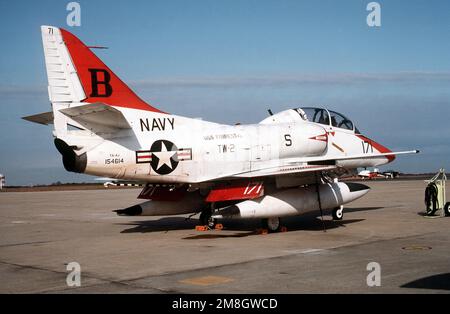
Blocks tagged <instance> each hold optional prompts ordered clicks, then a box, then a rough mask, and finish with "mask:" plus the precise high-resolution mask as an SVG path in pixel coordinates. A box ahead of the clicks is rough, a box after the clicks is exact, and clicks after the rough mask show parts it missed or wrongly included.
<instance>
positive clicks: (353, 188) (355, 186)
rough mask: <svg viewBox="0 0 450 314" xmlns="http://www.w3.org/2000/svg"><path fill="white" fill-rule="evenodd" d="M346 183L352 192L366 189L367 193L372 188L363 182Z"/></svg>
mask: <svg viewBox="0 0 450 314" xmlns="http://www.w3.org/2000/svg"><path fill="white" fill-rule="evenodd" d="M345 185H346V186H347V187H348V189H349V191H350V192H359V191H366V193H367V192H369V190H370V188H369V187H368V186H367V185H364V184H361V183H352V182H346V183H345ZM364 194H365V193H364Z"/></svg>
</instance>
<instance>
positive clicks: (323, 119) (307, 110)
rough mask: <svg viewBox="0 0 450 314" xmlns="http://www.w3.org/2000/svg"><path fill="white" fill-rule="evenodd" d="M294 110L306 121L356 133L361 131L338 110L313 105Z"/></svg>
mask: <svg viewBox="0 0 450 314" xmlns="http://www.w3.org/2000/svg"><path fill="white" fill-rule="evenodd" d="M294 110H295V111H296V112H297V113H298V114H299V115H300V117H301V118H302V119H303V120H305V121H309V122H315V123H320V124H324V125H331V126H333V127H336V128H341V129H345V130H350V131H355V132H356V133H359V130H358V129H357V128H356V127H355V125H354V124H353V122H352V121H351V120H350V119H348V118H347V117H345V116H344V115H342V114H340V113H338V112H336V111H332V110H327V109H323V108H313V107H303V108H296V109H294Z"/></svg>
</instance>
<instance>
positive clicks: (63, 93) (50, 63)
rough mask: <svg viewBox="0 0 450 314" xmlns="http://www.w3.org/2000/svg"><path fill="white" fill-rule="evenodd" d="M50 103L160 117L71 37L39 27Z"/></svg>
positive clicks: (66, 33)
mask: <svg viewBox="0 0 450 314" xmlns="http://www.w3.org/2000/svg"><path fill="white" fill-rule="evenodd" d="M41 32H42V41H43V45H44V54H45V64H46V68H47V76H48V85H49V86H48V92H49V98H50V101H51V102H52V103H70V102H76V103H79V102H87V103H96V102H101V103H104V104H107V105H110V106H117V107H125V108H132V109H140V110H147V111H153V112H160V113H163V112H162V111H161V110H159V109H156V108H154V107H152V106H151V105H149V104H147V103H146V102H144V101H143V100H142V99H141V98H139V97H138V96H137V95H136V94H135V93H134V92H133V91H132V90H131V89H130V88H129V87H128V86H127V85H126V84H125V83H124V82H122V81H121V80H120V79H119V78H118V77H117V76H116V75H115V74H114V72H112V71H111V70H110V69H109V68H108V67H107V66H106V65H105V64H104V63H103V62H102V61H101V60H100V59H99V58H98V57H97V56H96V55H95V54H94V53H93V52H92V51H91V50H90V49H89V48H88V47H87V46H86V45H85V44H83V43H82V42H81V41H80V40H79V39H78V38H77V37H76V36H75V35H73V34H72V33H70V32H68V31H66V30H64V29H60V28H57V27H52V26H41Z"/></svg>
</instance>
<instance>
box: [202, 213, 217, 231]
mask: <svg viewBox="0 0 450 314" xmlns="http://www.w3.org/2000/svg"><path fill="white" fill-rule="evenodd" d="M211 215H212V211H211V210H210V209H204V210H202V212H201V213H200V217H199V218H200V224H201V225H203V226H208V228H210V229H214V228H215V227H216V224H217V219H214V218H212V217H211Z"/></svg>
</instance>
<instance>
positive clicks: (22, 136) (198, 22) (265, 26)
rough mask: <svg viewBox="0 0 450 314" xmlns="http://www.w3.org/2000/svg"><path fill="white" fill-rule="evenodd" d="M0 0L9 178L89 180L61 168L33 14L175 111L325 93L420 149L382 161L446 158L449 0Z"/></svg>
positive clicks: (283, 101)
mask: <svg viewBox="0 0 450 314" xmlns="http://www.w3.org/2000/svg"><path fill="white" fill-rule="evenodd" d="M68 2H69V1H56V0H53V1H50V0H47V1H20V0H19V1H14V2H12V1H4V0H1V1H0V26H1V27H0V37H1V40H2V43H3V44H2V48H1V51H0V97H1V101H0V123H1V128H2V133H1V135H0V147H1V151H0V172H1V173H4V174H6V176H7V181H8V183H9V184H37V183H52V182H55V181H63V182H72V181H88V180H91V178H90V177H87V176H83V175H76V174H70V173H67V172H65V170H64V169H63V166H62V163H61V160H60V156H59V154H58V153H57V151H56V149H55V148H54V146H53V143H52V136H51V129H50V128H48V127H44V126H40V125H33V124H30V123H27V122H25V121H23V120H21V119H20V117H22V116H26V115H30V114H34V113H39V112H44V111H48V110H49V106H50V105H49V102H48V99H47V94H46V84H47V82H46V75H45V67H44V58H43V53H42V44H41V38H40V29H39V26H40V25H43V24H46V25H55V26H60V27H63V28H66V29H68V30H70V31H71V32H73V33H75V34H76V35H77V36H79V37H80V38H81V39H82V40H83V41H84V42H86V43H88V44H90V45H104V46H108V47H109V48H110V49H108V50H104V51H96V52H97V53H98V55H99V56H100V57H101V58H102V59H103V60H104V61H105V63H106V64H108V65H109V66H110V67H111V68H112V69H113V70H114V71H115V72H116V73H117V74H118V75H119V76H120V77H121V78H122V79H123V80H124V81H125V82H127V83H129V85H130V86H132V87H133V88H134V89H135V90H136V91H137V92H138V94H139V95H140V96H142V98H144V99H145V100H147V101H149V102H150V103H152V104H153V105H155V106H157V107H159V108H161V109H163V110H164V111H168V112H171V113H174V114H180V115H186V116H191V117H203V118H204V119H208V120H213V121H217V122H224V123H234V122H238V121H239V122H242V123H253V122H258V121H259V120H261V119H263V118H264V117H265V116H266V114H267V113H266V109H267V108H268V107H270V108H272V110H273V111H274V112H275V111H280V110H284V109H287V108H292V107H297V106H314V105H321V106H326V107H329V108H331V109H334V110H337V111H340V112H342V113H344V114H345V115H347V116H349V117H350V118H352V119H353V120H354V122H355V123H356V124H357V126H358V128H359V129H360V130H361V131H362V132H363V133H364V134H366V135H367V136H369V137H371V138H373V139H375V140H377V141H379V142H381V143H383V144H385V145H386V146H388V147H389V148H391V149H396V150H398V149H414V148H418V149H421V150H422V154H420V155H418V156H405V157H399V158H397V160H396V161H395V163H393V164H390V165H387V166H386V167H385V168H394V169H397V170H400V171H407V172H433V171H435V170H437V169H438V168H439V167H446V168H450V123H449V118H450V57H449V56H450V40H449V38H450V2H449V1H445V0H442V1H437V0H434V1H426V0H423V1H406V0H403V1H400V0H389V1H378V2H379V3H380V4H381V23H382V25H381V27H379V28H370V27H368V26H367V24H366V16H367V14H368V13H369V12H367V11H366V5H367V3H369V2H370V1H360V0H348V1H331V0H330V1H313V0H310V1H299V0H297V1H282V0H278V1H268V0H267V1H266V0H261V1H247V0H241V1H230V0H227V1H225V0H222V1H218V0H215V1H198V0H193V1H100V0H90V1H78V2H79V3H80V5H81V27H69V26H67V25H66V16H67V14H68V12H67V11H66V9H65V8H66V5H67V3H68Z"/></svg>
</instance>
